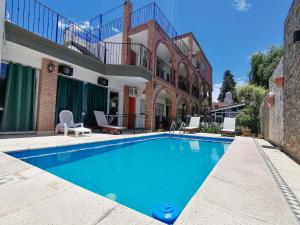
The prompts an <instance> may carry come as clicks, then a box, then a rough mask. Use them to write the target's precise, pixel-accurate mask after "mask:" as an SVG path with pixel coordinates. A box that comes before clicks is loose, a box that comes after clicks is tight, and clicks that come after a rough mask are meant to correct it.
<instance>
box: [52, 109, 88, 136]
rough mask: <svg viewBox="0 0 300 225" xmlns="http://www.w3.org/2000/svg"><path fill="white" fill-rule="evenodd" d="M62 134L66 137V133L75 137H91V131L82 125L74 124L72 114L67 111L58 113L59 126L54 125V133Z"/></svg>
mask: <svg viewBox="0 0 300 225" xmlns="http://www.w3.org/2000/svg"><path fill="white" fill-rule="evenodd" d="M58 132H64V135H65V136H67V135H68V132H74V133H75V137H78V135H79V134H84V133H88V134H89V135H91V133H92V131H91V129H88V128H85V127H84V126H83V123H74V118H73V113H72V112H71V111H69V110H63V111H61V112H60V113H59V124H57V125H56V128H55V133H58Z"/></svg>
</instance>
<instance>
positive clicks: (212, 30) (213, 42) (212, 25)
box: [41, 0, 292, 98]
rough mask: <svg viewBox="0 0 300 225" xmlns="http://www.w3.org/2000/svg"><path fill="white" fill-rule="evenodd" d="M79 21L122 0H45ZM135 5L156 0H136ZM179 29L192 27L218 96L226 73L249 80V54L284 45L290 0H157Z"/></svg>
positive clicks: (60, 11) (89, 17) (181, 30)
mask: <svg viewBox="0 0 300 225" xmlns="http://www.w3.org/2000/svg"><path fill="white" fill-rule="evenodd" d="M41 1H42V2H44V3H45V4H47V5H48V6H50V8H53V9H55V10H56V11H58V12H59V13H61V14H62V15H64V16H65V17H67V18H69V19H71V20H74V21H76V22H78V23H81V24H82V23H84V21H86V20H89V19H91V18H92V17H94V16H95V15H97V14H98V13H99V12H105V11H107V10H109V9H111V8H113V7H114V6H116V5H118V4H121V3H122V2H123V1H122V0H85V1H76V3H74V2H75V1H74V0H63V1H61V0H60V1H59V0H41ZM132 2H133V4H134V8H135V9H137V8H139V7H141V6H143V5H145V4H148V3H151V2H153V0H132ZM156 2H157V3H158V4H159V6H160V8H161V9H162V10H163V11H164V13H165V14H166V16H167V17H168V18H169V20H170V21H171V23H172V24H173V26H174V27H175V28H176V30H177V32H179V33H185V32H190V31H192V32H194V34H195V35H196V37H197V38H198V40H199V42H200V44H201V46H202V48H203V50H204V51H205V53H206V55H207V57H208V59H209V60H210V62H211V64H212V66H213V82H214V98H216V96H217V95H218V89H219V87H220V83H221V82H222V78H223V73H224V71H225V70H226V69H230V70H231V71H232V72H233V74H234V75H235V78H236V81H237V82H238V84H242V83H244V82H245V81H247V80H248V72H249V69H250V65H249V62H250V61H249V57H250V56H251V55H252V54H253V53H255V52H258V51H265V50H267V49H268V48H269V47H271V46H273V45H282V44H283V24H284V20H285V18H286V16H287V14H288V10H289V7H290V5H291V3H292V0H156Z"/></svg>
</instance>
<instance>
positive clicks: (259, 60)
mask: <svg viewBox="0 0 300 225" xmlns="http://www.w3.org/2000/svg"><path fill="white" fill-rule="evenodd" d="M282 56H283V48H281V47H272V48H270V49H269V50H268V51H267V52H266V53H265V52H259V53H257V54H254V55H252V57H251V71H250V73H249V80H250V84H254V85H256V86H261V87H264V88H265V89H269V78H270V77H271V76H272V74H273V72H274V70H275V69H276V66H277V65H278V63H279V61H280V59H281V58H282Z"/></svg>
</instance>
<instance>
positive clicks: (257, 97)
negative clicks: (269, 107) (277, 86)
mask: <svg viewBox="0 0 300 225" xmlns="http://www.w3.org/2000/svg"><path fill="white" fill-rule="evenodd" d="M266 94H267V91H266V90H265V89H264V88H263V87H258V86H255V85H244V86H242V87H240V88H239V89H238V99H239V100H240V101H243V102H245V103H246V109H244V110H243V111H241V113H240V114H242V115H241V117H242V118H241V119H242V120H243V122H245V127H248V128H250V129H251V131H252V133H255V134H258V132H259V118H258V116H259V109H260V106H261V104H262V102H263V100H264V98H265V96H266ZM239 116H240V115H239ZM247 117H250V124H249V123H248V122H249V121H247V119H248V118H247ZM240 122H241V121H240ZM246 123H248V124H246Z"/></svg>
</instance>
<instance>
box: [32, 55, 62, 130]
mask: <svg viewBox="0 0 300 225" xmlns="http://www.w3.org/2000/svg"><path fill="white" fill-rule="evenodd" d="M50 64H53V65H54V66H55V69H54V71H53V72H49V70H48V65H50ZM57 67H58V63H57V62H54V61H52V60H50V59H46V58H43V59H42V67H41V71H40V74H39V88H38V102H37V118H36V129H37V132H38V133H53V132H54V128H55V110H56V90H57V77H58V72H57Z"/></svg>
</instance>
